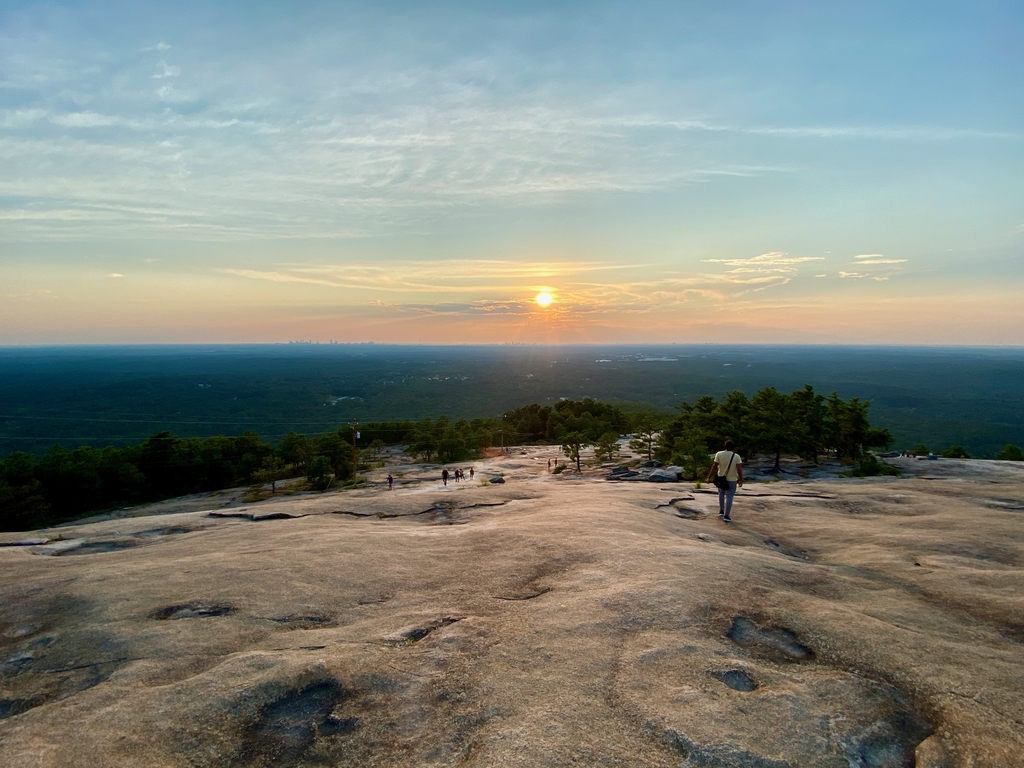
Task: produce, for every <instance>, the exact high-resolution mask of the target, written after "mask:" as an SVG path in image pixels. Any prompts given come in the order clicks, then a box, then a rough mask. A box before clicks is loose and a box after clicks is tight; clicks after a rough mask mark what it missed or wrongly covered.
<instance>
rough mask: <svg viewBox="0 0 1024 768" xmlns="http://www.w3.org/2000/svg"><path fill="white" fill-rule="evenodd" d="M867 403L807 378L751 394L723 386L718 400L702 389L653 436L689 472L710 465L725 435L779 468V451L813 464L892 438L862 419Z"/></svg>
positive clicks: (858, 453)
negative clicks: (823, 389) (820, 389)
mask: <svg viewBox="0 0 1024 768" xmlns="http://www.w3.org/2000/svg"><path fill="white" fill-rule="evenodd" d="M869 406H870V403H868V402H867V401H864V400H861V399H860V398H857V397H854V398H851V399H849V400H843V399H842V398H841V397H839V395H837V394H836V393H835V392H833V393H832V394H831V395H829V396H828V397H825V396H823V395H821V394H818V393H817V392H815V391H814V388H813V387H812V386H810V385H809V384H808V385H806V386H805V387H804V388H803V389H798V390H796V391H795V392H792V393H790V394H786V393H783V392H779V391H778V390H777V389H775V387H764V388H763V389H760V390H758V391H757V393H756V394H755V395H754V396H753V397H747V395H746V394H744V393H743V392H729V393H728V394H726V395H725V397H724V398H722V400H721V401H719V400H717V399H715V398H714V397H711V396H709V395H706V396H704V397H701V398H699V399H698V400H697V401H696V402H694V403H693V404H690V403H686V402H684V403H683V404H682V406H681V407H680V413H679V415H678V416H677V417H676V418H674V419H672V420H671V421H670V422H668V423H667V424H665V425H664V427H663V429H662V430H661V432H660V434H659V436H658V440H657V448H656V451H657V455H658V456H659V458H662V459H665V460H668V461H671V462H672V463H673V464H677V465H679V466H683V467H686V468H687V469H689V470H690V472H691V473H692V474H693V475H694V476H701V475H702V474H703V473H704V472H705V471H706V469H709V468H710V460H709V459H708V456H709V454H710V453H713V452H714V451H717V450H720V449H721V447H722V443H723V442H724V441H725V440H726V439H731V440H732V441H733V442H735V443H736V451H737V452H738V453H739V454H740V455H741V456H754V455H758V454H760V455H766V456H771V457H773V459H774V467H773V468H774V470H775V471H779V469H780V463H779V462H780V459H781V457H782V455H783V454H796V455H798V456H800V457H801V458H803V459H804V460H806V461H808V462H812V463H814V464H817V463H818V462H819V460H820V459H821V458H822V457H823V456H830V457H832V458H835V459H837V460H839V461H844V462H847V463H851V464H852V463H855V462H860V461H861V460H862V459H863V458H864V457H865V455H866V453H865V452H866V450H867V449H870V448H884V447H886V446H888V445H889V444H890V443H892V440H893V437H892V434H891V433H890V432H889V430H887V429H876V428H874V427H872V426H871V425H870V423H869V422H868V408H869Z"/></svg>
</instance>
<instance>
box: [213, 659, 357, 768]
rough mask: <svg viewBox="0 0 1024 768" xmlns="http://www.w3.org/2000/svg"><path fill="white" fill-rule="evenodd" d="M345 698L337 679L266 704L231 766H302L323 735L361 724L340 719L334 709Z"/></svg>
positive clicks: (290, 693) (342, 731)
mask: <svg viewBox="0 0 1024 768" xmlns="http://www.w3.org/2000/svg"><path fill="white" fill-rule="evenodd" d="M344 698H345V691H344V689H343V688H342V686H341V684H340V683H339V682H338V681H337V680H333V679H330V680H320V681H318V682H315V683H311V684H310V685H307V686H305V687H304V688H300V689H297V690H292V691H289V692H287V693H286V694H284V695H283V696H281V697H280V698H277V699H275V700H274V701H271V702H270V703H268V704H266V705H265V706H264V707H263V708H262V709H261V710H260V713H259V716H258V718H257V720H256V722H254V723H253V724H252V725H250V726H249V727H248V728H246V733H245V740H244V745H243V747H242V749H241V750H240V751H239V753H238V754H237V756H236V757H237V759H236V760H234V761H232V763H231V764H232V765H246V766H264V765H265V766H271V765H299V764H300V763H301V761H302V759H303V756H304V755H305V754H306V753H307V752H308V751H309V750H310V748H311V747H312V746H313V745H314V744H315V742H316V740H317V739H318V738H320V737H323V736H338V735H342V734H346V733H351V732H352V731H354V730H356V728H358V727H359V720H358V719H357V718H354V717H346V718H337V717H335V716H334V715H333V714H332V713H333V712H334V708H335V707H336V706H337V705H338V704H339V703H340V702H341V701H342V700H343V699H344Z"/></svg>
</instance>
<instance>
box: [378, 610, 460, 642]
mask: <svg viewBox="0 0 1024 768" xmlns="http://www.w3.org/2000/svg"><path fill="white" fill-rule="evenodd" d="M462 618H463V617H462V616H442V617H440V618H437V619H434V620H432V621H428V622H424V623H423V624H418V625H415V626H411V627H403V628H402V629H400V630H398V631H397V632H392V633H391V634H390V635H387V636H386V637H385V638H384V640H385V641H387V642H389V643H418V642H419V641H420V640H422V639H423V638H425V637H426V636H427V635H429V634H430V633H431V632H435V631H437V630H439V629H441V628H442V627H447V626H448V625H449V624H454V623H455V622H457V621H462Z"/></svg>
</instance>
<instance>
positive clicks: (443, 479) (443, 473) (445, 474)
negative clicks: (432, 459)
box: [441, 469, 448, 486]
mask: <svg viewBox="0 0 1024 768" xmlns="http://www.w3.org/2000/svg"><path fill="white" fill-rule="evenodd" d="M441 482H442V483H444V484H445V486H447V485H448V470H447V469H442V470H441Z"/></svg>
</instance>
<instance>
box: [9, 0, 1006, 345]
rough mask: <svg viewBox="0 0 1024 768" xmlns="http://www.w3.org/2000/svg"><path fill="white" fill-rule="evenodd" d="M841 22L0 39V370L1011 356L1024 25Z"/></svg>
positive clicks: (275, 9) (454, 11) (566, 14)
mask: <svg viewBox="0 0 1024 768" xmlns="http://www.w3.org/2000/svg"><path fill="white" fill-rule="evenodd" d="M833 5H838V4H821V3H809V2H808V3H766V2H756V3H755V2H750V3H728V4H723V3H643V2H640V3H636V2H633V3H609V4H603V5H602V4H595V3H557V4H550V3H517V4H499V3H491V4H488V3H436V4H418V3H415V4H414V3H375V4H340V3H329V4H311V3H307V4H303V7H302V9H301V10H298V11H297V10H295V9H294V8H292V7H291V5H290V4H283V3H239V4H229V3H222V4H214V5H212V6H211V5H209V4H192V5H190V4H187V3H186V4H178V5H174V6H169V5H166V4H161V5H156V4H152V5H150V4H145V3H125V4H116V3H73V4H53V3H48V4H41V3H17V2H15V3H10V2H9V3H6V4H5V5H4V6H3V9H2V10H0V278H2V281H3V287H4V288H6V291H4V292H6V294H7V301H5V302H0V343H16V344H20V343H75V342H122V341H123V342H142V341H279V340H287V339H293V338H308V339H322V340H326V339H328V338H331V339H340V340H345V341H360V340H375V341H383V342H386V341H395V342H409V341H422V342H446V341H453V342H456V341H492V342H493V341H539V342H556V341H595V342H613V341H623V342H625V341H643V340H651V341H686V342H692V341H703V340H707V341H736V342H746V341H787V342H794V341H795V342H800V341H806V342H814V343H819V342H830V341H831V342H857V341H862V342H870V343H941V344H945V343H970V344H1021V343H1024V339H1022V336H1021V331H1020V328H1021V321H1022V320H1024V317H1022V314H1024V312H1022V309H1021V304H1022V302H1020V300H1019V298H1018V297H1019V295H1020V293H1021V290H1020V289H1021V287H1022V286H1021V275H1022V269H1021V267H1022V255H1024V254H1022V250H1024V119H1022V118H1024V99H1022V98H1021V94H1024V10H1022V6H1021V5H1020V4H1019V3H1011V2H1006V3H978V2H973V3H941V2H940V3H935V2H929V3H851V4H845V6H846V7H843V8H834V7H831V6H833ZM723 6H725V7H724V8H723ZM823 6H826V7H823ZM4 288H0V291H3V290H4ZM540 291H548V292H550V293H552V294H553V295H554V297H555V301H554V302H553V303H552V305H551V306H549V307H546V308H543V307H539V306H538V305H537V304H536V303H535V302H533V300H532V299H533V297H534V296H535V295H536V294H537V293H538V292H540Z"/></svg>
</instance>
